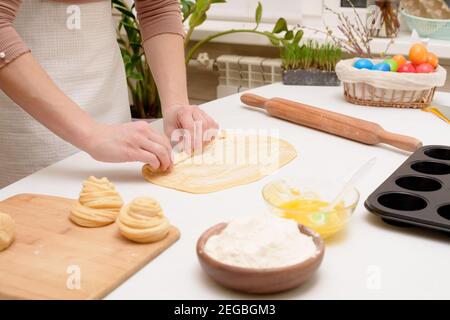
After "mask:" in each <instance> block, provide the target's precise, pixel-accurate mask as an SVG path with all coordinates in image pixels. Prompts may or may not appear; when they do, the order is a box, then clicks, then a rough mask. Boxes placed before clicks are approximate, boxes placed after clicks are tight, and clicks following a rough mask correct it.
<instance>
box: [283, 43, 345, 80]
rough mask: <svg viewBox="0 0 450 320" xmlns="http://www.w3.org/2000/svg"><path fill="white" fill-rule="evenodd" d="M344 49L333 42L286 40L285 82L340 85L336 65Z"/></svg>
mask: <svg viewBox="0 0 450 320" xmlns="http://www.w3.org/2000/svg"><path fill="white" fill-rule="evenodd" d="M341 58H342V50H341V49H340V48H339V47H338V46H336V45H333V44H330V43H325V44H319V43H317V41H313V40H308V41H306V43H303V44H299V42H297V41H291V42H285V43H284V44H283V47H282V49H281V59H282V67H283V83H284V84H288V85H309V86H339V85H340V81H339V79H338V77H337V75H336V72H335V67H336V64H337V63H338V61H339V60H340V59H341Z"/></svg>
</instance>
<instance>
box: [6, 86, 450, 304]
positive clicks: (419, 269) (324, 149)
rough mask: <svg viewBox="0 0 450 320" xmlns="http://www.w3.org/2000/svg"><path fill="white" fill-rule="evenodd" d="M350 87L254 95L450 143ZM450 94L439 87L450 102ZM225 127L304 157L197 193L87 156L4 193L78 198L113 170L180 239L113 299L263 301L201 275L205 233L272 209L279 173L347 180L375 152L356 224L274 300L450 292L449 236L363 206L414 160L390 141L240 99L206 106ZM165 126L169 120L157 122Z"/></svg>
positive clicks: (427, 119) (425, 121)
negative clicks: (360, 137)
mask: <svg viewBox="0 0 450 320" xmlns="http://www.w3.org/2000/svg"><path fill="white" fill-rule="evenodd" d="M341 91H342V89H341V88H325V87H296V86H291V87H289V86H283V85H281V84H274V85H270V86H266V87H261V88H258V89H255V90H252V92H254V93H256V94H260V95H264V96H266V97H273V96H280V97H284V98H288V99H294V100H298V101H302V102H304V103H307V104H311V105H315V106H319V107H323V108H326V109H329V110H334V111H338V112H341V113H344V114H349V115H353V116H356V117H360V118H363V119H367V120H371V121H375V122H378V123H380V124H381V125H382V126H383V127H384V128H385V129H387V130H391V131H394V132H398V133H402V134H409V135H412V136H415V137H417V138H419V139H421V140H422V141H423V142H424V144H443V145H450V128H449V126H448V125H447V124H446V123H444V122H443V121H441V120H440V119H438V118H437V117H435V116H434V115H432V114H430V113H425V112H422V111H420V110H397V109H382V108H371V107H361V106H355V105H351V104H348V103H346V102H345V101H344V99H343V96H342V92H341ZM448 101H450V94H448V93H447V94H445V93H438V94H437V96H436V102H440V103H447V104H448ZM203 107H204V109H205V110H206V111H207V112H209V113H210V114H211V115H212V116H214V117H215V118H216V119H217V120H218V121H219V122H220V124H221V126H222V127H224V128H254V129H274V128H276V129H279V130H280V136H281V137H282V138H284V139H286V140H288V141H289V142H291V143H292V144H293V145H294V146H295V147H296V148H297V151H298V154H299V156H298V158H297V159H295V160H294V161H293V162H291V163H290V164H288V165H287V166H285V167H283V168H282V169H281V170H279V171H278V172H276V173H275V174H273V175H272V176H270V177H266V178H265V179H263V180H261V181H259V182H256V183H252V184H249V185H245V186H240V187H236V188H233V189H230V190H226V191H222V192H217V193H212V194H206V195H191V194H187V193H183V192H178V191H173V190H169V189H164V188H161V187H157V186H154V185H152V184H149V183H148V182H146V181H144V180H143V178H142V177H141V174H140V168H141V165H140V164H137V163H133V164H131V163H130V164H105V163H100V162H96V161H95V160H93V159H91V158H90V157H89V156H88V155H87V154H85V153H78V154H76V155H74V156H72V157H69V158H67V159H65V160H63V161H61V162H59V163H57V164H55V165H53V166H51V167H48V168H46V169H44V170H41V171H39V172H37V173H35V174H33V175H31V176H29V177H27V178H25V179H23V180H21V181H19V182H17V183H14V184H12V185H10V186H8V187H7V188H4V189H3V190H0V199H4V198H7V197H9V196H12V195H14V194H17V193H25V192H31V193H44V194H51V195H58V196H64V197H71V198H74V197H77V195H78V192H79V190H80V185H81V181H82V180H83V179H85V178H86V177H88V176H89V175H96V176H107V177H109V178H110V179H111V180H112V181H113V182H114V183H116V185H117V188H118V190H119V191H120V192H121V194H122V195H123V197H124V198H125V200H126V201H130V200H131V199H132V198H133V197H135V196H138V195H148V196H152V197H155V198H156V199H158V200H159V201H160V202H161V205H162V207H163V208H164V210H165V212H166V215H167V216H168V217H169V218H170V220H171V222H172V223H173V224H174V225H176V226H178V227H179V228H180V230H181V234H182V235H181V239H180V240H179V241H178V242H177V243H176V244H175V245H174V246H173V247H171V248H169V250H167V251H166V252H164V253H163V254H162V255H161V256H160V257H158V258H157V259H155V260H154V261H153V262H151V263H150V264H149V265H147V266H146V267H144V268H143V269H142V270H141V271H140V272H138V273H137V274H135V275H134V276H133V277H131V278H130V279H129V280H128V281H126V282H125V283H124V284H123V285H121V286H120V287H119V288H117V289H116V290H115V291H114V292H112V293H111V294H110V295H109V296H108V298H110V299H130V298H134V299H159V298H161V299H179V298H180V299H216V298H222V299H228V298H258V296H249V295H243V294H242V295H241V294H239V293H235V292H232V291H229V290H226V289H223V288H221V287H219V286H218V285H216V284H215V283H214V282H212V281H211V280H209V278H208V277H207V276H206V275H205V274H204V273H203V272H202V270H201V268H200V266H199V264H198V262H197V257H196V254H195V244H196V241H197V238H198V237H199V235H200V234H201V233H202V232H203V231H204V230H205V229H207V228H208V227H210V226H212V225H214V224H216V223H218V222H221V221H225V220H229V219H230V218H232V217H236V216H240V215H248V214H257V213H261V212H263V211H264V210H266V207H265V204H264V203H263V200H262V198H261V188H262V187H263V186H264V185H265V184H266V183H267V182H269V181H271V180H274V179H276V178H280V177H286V176H296V177H299V178H300V177H309V176H320V177H321V178H329V179H331V180H335V179H338V178H342V177H344V176H346V175H348V174H349V173H351V172H352V171H353V170H355V169H356V168H357V167H358V166H360V165H361V164H362V163H363V162H364V161H366V160H367V159H369V158H370V157H374V156H376V157H377V159H378V161H377V163H376V164H375V166H374V168H373V169H372V171H371V172H370V173H369V174H368V175H367V176H366V179H365V180H364V181H362V182H361V183H359V185H358V188H359V190H360V192H361V201H360V203H359V205H358V207H357V209H356V211H355V213H354V216H353V218H352V220H351V221H350V225H349V228H348V229H347V230H346V231H344V232H342V233H341V234H339V235H337V236H336V237H335V238H334V239H332V240H331V241H329V242H328V243H327V249H326V253H325V258H324V261H323V264H322V266H321V268H320V270H319V272H318V273H317V274H316V276H315V277H314V278H313V279H311V281H309V282H308V283H306V284H305V285H303V286H302V287H301V288H298V289H296V290H293V291H289V292H286V293H282V294H278V295H274V296H266V297H265V298H283V299H311V298H318V299H328V298H450V292H449V289H448V288H449V287H450V276H449V270H450V255H449V248H450V247H449V242H450V238H449V237H447V236H446V235H443V234H441V233H437V232H431V231H425V230H419V229H403V228H396V227H392V226H389V225H386V224H384V223H383V222H382V221H381V220H379V219H378V218H377V217H375V216H373V215H372V214H370V213H369V212H368V211H367V210H366V209H365V208H364V206H363V202H364V200H365V199H366V198H367V196H368V195H369V194H370V193H371V192H372V191H373V190H374V189H375V188H376V187H377V186H378V185H379V184H380V183H382V182H383V181H384V179H385V178H387V177H388V176H389V175H390V174H391V173H392V172H393V171H394V170H395V169H396V168H397V167H398V166H399V165H400V164H401V163H402V162H403V161H404V160H405V159H406V157H407V154H406V153H403V152H400V151H398V150H394V149H391V148H388V147H384V146H367V145H363V144H359V143H356V142H351V141H347V140H344V139H341V138H338V137H335V136H332V135H328V134H325V133H321V132H318V131H314V130H311V129H307V128H303V127H300V126H297V125H293V124H290V123H288V122H284V121H281V120H277V119H274V118H270V117H268V116H266V115H265V114H263V113H261V112H256V111H252V110H249V109H247V108H245V107H244V106H243V105H242V104H241V103H240V100H239V96H238V95H233V96H229V97H226V98H223V99H220V100H216V101H213V102H210V103H207V104H205V105H203ZM155 125H156V126H159V127H160V126H161V122H160V121H159V122H157V123H155Z"/></svg>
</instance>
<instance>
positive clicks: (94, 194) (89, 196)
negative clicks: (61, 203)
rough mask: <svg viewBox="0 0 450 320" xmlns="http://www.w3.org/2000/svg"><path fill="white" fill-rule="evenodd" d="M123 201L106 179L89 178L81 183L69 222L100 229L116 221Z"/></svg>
mask: <svg viewBox="0 0 450 320" xmlns="http://www.w3.org/2000/svg"><path fill="white" fill-rule="evenodd" d="M122 206H123V201H122V198H121V197H120V195H119V194H118V193H117V191H116V188H115V186H114V184H112V183H111V182H110V181H109V180H108V179H107V178H101V179H98V178H96V177H92V176H91V177H89V178H88V179H87V180H85V181H84V182H83V188H82V190H81V193H80V197H79V199H78V202H77V203H75V204H74V206H73V207H72V209H71V210H70V220H72V221H73V222H74V223H76V224H78V225H80V226H82V227H90V228H95V227H102V226H106V225H108V224H111V223H113V222H114V221H116V218H117V215H118V214H119V212H120V208H122Z"/></svg>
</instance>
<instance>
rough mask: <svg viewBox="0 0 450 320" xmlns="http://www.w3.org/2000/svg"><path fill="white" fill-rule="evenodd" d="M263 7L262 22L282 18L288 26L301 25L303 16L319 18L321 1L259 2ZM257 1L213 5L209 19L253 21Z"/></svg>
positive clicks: (275, 0)
mask: <svg viewBox="0 0 450 320" xmlns="http://www.w3.org/2000/svg"><path fill="white" fill-rule="evenodd" d="M260 2H261V4H262V6H263V17H262V22H266V23H271V22H275V21H276V20H277V19H278V18H279V17H284V18H285V19H286V20H287V21H288V23H289V24H296V23H301V21H302V17H304V16H315V17H320V16H321V15H322V10H323V2H322V0H314V1H311V0H260ZM257 5H258V0H227V2H226V3H219V4H214V5H213V6H212V7H211V9H210V11H209V12H208V17H209V19H213V20H233V21H247V22H248V21H254V19H255V9H256V7H257Z"/></svg>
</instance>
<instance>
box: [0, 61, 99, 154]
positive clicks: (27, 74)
mask: <svg viewBox="0 0 450 320" xmlns="http://www.w3.org/2000/svg"><path fill="white" fill-rule="evenodd" d="M0 90H2V91H3V92H5V93H6V94H7V95H8V96H9V97H10V98H11V99H12V100H13V101H14V102H15V103H17V104H18V105H19V106H20V107H22V109H24V110H25V111H26V112H27V113H28V114H30V115H31V116H32V117H33V118H35V119H36V120H37V121H39V122H40V123H42V124H43V125H44V126H46V127H47V128H48V129H49V130H51V131H52V132H53V133H55V134H56V135H58V136H59V137H61V138H62V139H64V140H66V141H68V142H70V143H72V144H73V145H75V146H76V147H78V148H80V149H84V147H85V143H86V141H87V140H88V136H89V134H90V132H91V131H92V129H93V128H94V126H95V120H94V119H93V118H92V117H91V116H90V115H89V114H87V113H86V112H85V111H84V110H82V109H81V108H80V107H79V106H78V105H77V104H76V103H75V102H74V101H72V100H71V99H70V98H69V97H67V96H66V95H65V94H64V93H63V92H62V91H61V90H60V89H59V88H58V87H57V86H56V85H55V83H54V82H53V81H52V80H51V79H50V77H49V76H48V74H47V73H46V72H45V71H44V70H43V69H42V67H41V66H40V65H39V63H38V62H37V61H36V60H35V59H34V58H33V56H32V55H31V54H30V53H28V54H24V55H22V56H21V57H19V58H18V59H16V60H15V61H13V62H11V63H9V64H8V65H7V66H5V67H3V68H1V69H0Z"/></svg>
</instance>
